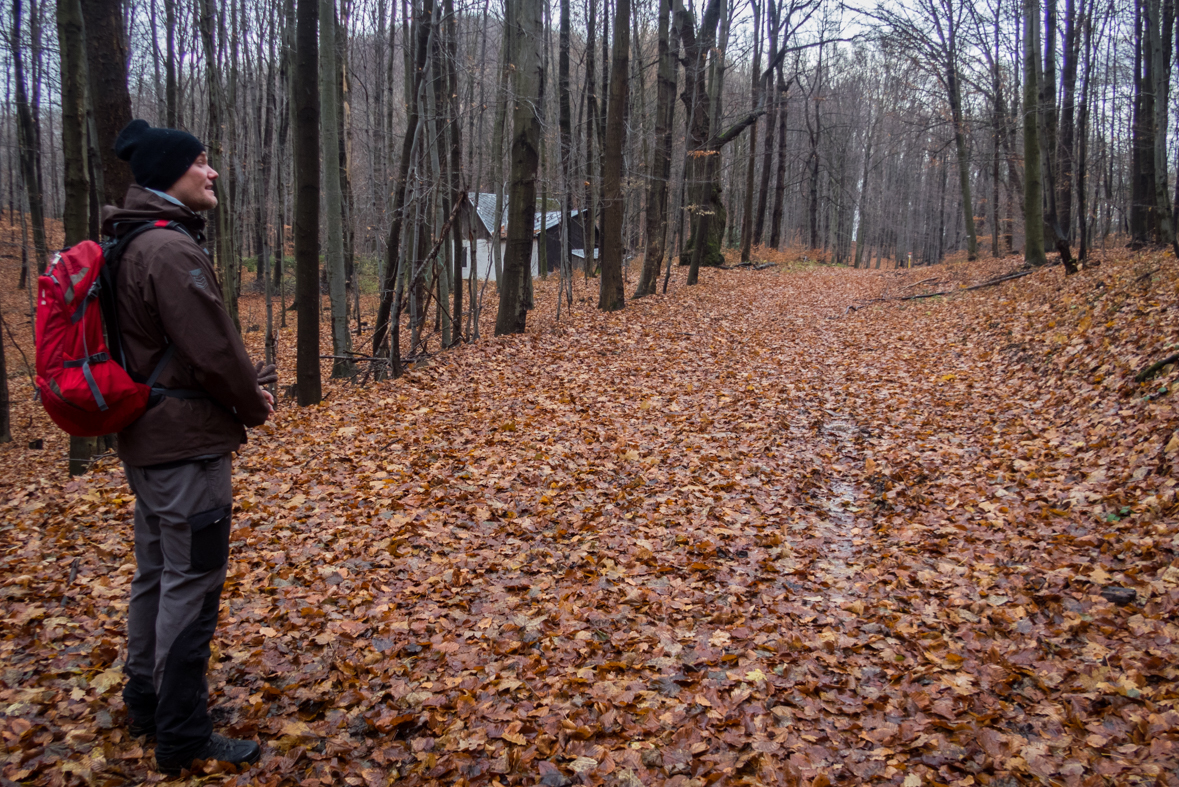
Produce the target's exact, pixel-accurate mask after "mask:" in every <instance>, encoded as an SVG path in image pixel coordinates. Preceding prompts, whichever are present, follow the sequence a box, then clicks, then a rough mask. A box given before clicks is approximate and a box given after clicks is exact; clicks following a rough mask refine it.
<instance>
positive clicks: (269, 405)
mask: <svg viewBox="0 0 1179 787" xmlns="http://www.w3.org/2000/svg"><path fill="white" fill-rule="evenodd" d="M258 393H260V394H262V401H263V402H265V403H266V417H267V419H269V418H270V416H271V415H273V414H274V397H273V396H272V395H271V394H270V391H267V390H266V389H265V388H263V387H262V386H258Z"/></svg>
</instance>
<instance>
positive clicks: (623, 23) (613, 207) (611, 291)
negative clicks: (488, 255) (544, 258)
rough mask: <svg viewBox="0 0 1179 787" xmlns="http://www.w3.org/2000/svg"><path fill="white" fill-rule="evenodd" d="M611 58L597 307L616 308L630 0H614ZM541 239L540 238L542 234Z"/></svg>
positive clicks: (620, 297)
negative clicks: (600, 264) (600, 275)
mask: <svg viewBox="0 0 1179 787" xmlns="http://www.w3.org/2000/svg"><path fill="white" fill-rule="evenodd" d="M614 13H615V16H614V61H613V63H612V64H611V65H610V96H609V99H608V105H607V109H606V146H605V148H604V149H603V150H602V156H603V163H602V200H603V202H604V203H605V204H604V208H605V209H604V211H603V214H604V220H603V222H602V278H601V279H600V281H599V288H598V308H599V309H601V310H603V311H617V310H618V309H621V308H623V307H624V306H625V305H626V296H625V295H624V293H623V289H622V286H623V285H622V254H623V243H622V231H623V226H622V223H623V208H624V207H625V202H624V198H623V194H622V164H623V157H624V154H625V148H626V127H625V120H626V118H625V117H624V116H625V114H626V105H627V100H628V91H627V77H628V75H629V73H630V0H615V12H614ZM540 242H541V243H543V242H544V237H543V235H542V236H541V240H540Z"/></svg>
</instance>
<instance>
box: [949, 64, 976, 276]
mask: <svg viewBox="0 0 1179 787" xmlns="http://www.w3.org/2000/svg"><path fill="white" fill-rule="evenodd" d="M946 79H947V80H948V84H949V95H950V117H951V118H952V119H953V122H954V148H955V150H956V151H957V153H958V184H959V187H960V188H961V190H962V218H963V220H964V221H965V223H966V258H967V259H968V260H976V259H978V236H977V235H976V234H975V231H974V205H973V203H972V201H971V198H970V149H969V147H968V146H967V144H966V129H965V123H964V121H963V119H962V96H961V90H960V88H959V84H958V66H957V63H956V61H955V60H954V59H953V58H951V62H950V66H949V68H948V69H947V74H946Z"/></svg>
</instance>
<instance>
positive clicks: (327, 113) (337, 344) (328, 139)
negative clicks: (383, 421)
mask: <svg viewBox="0 0 1179 787" xmlns="http://www.w3.org/2000/svg"><path fill="white" fill-rule="evenodd" d="M319 30H320V34H319V95H320V99H319V100H320V118H319V121H320V122H319V128H320V139H321V140H322V143H323V193H324V208H325V209H326V210H327V217H326V221H325V222H324V225H325V227H326V228H327V244H326V245H325V246H324V265H325V266H326V267H327V277H328V297H329V300H330V301H331V310H332V355H334V356H335V358H334V360H333V361H332V377H351V376H352V375H353V374H355V373H356V369H355V367H354V366H353V364H352V362H351V361H348V360H346V359H347V357H348V355H349V353H351V351H352V339H351V336H350V334H349V333H348V292H347V289H346V287H345V272H344V212H343V191H342V189H341V182H340V181H341V174H342V173H341V171H340V136H339V120H340V115H339V113H340V93H339V60H338V58H337V52H336V39H337V36H336V7H335V2H334V0H320V3H319Z"/></svg>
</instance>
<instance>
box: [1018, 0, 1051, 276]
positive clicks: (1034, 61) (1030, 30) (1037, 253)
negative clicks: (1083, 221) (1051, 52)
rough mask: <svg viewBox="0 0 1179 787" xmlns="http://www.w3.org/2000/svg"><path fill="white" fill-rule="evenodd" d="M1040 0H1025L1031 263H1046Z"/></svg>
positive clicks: (1026, 201)
mask: <svg viewBox="0 0 1179 787" xmlns="http://www.w3.org/2000/svg"><path fill="white" fill-rule="evenodd" d="M1038 6H1039V4H1038V2H1037V0H1023V104H1024V114H1023V160H1024V177H1023V184H1024V185H1023V193H1024V198H1023V205H1024V210H1023V221H1024V249H1023V258H1024V261H1026V262H1027V263H1028V264H1029V265H1044V264H1045V263H1047V262H1048V258H1047V256H1046V255H1045V254H1044V213H1043V204H1044V194H1043V187H1042V181H1041V174H1040V173H1041V165H1040V131H1039V125H1040V124H1039V122H1038V115H1039V113H1038V112H1036V111H1035V108H1036V107H1038V106H1039V90H1038V85H1037V77H1038V72H1039V70H1040V64H1039V57H1040V53H1039V46H1040V14H1039V7H1038Z"/></svg>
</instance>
